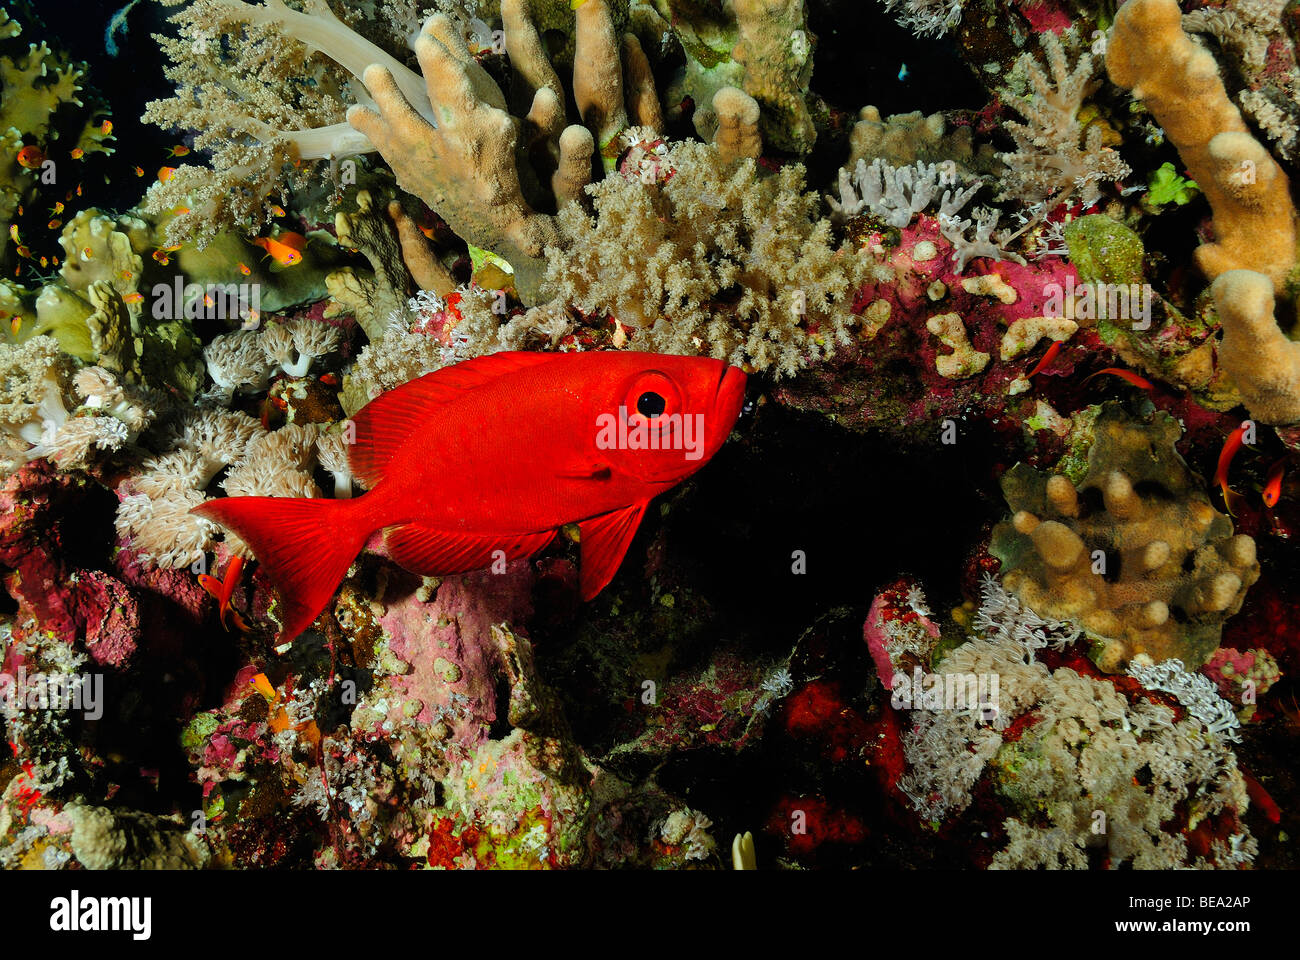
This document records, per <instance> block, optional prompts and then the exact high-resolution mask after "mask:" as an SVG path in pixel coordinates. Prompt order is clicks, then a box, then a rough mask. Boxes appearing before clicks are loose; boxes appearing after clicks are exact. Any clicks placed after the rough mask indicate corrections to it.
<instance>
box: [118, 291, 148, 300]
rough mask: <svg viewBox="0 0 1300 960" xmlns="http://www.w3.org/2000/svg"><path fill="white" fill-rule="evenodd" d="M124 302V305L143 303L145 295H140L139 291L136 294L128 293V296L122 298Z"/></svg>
mask: <svg viewBox="0 0 1300 960" xmlns="http://www.w3.org/2000/svg"><path fill="white" fill-rule="evenodd" d="M122 302H123V303H143V302H144V294H143V293H140V292H139V291H135V292H132V293H128V294H126V295H125V296H124V297H122Z"/></svg>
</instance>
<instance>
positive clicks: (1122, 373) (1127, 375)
mask: <svg viewBox="0 0 1300 960" xmlns="http://www.w3.org/2000/svg"><path fill="white" fill-rule="evenodd" d="M1103 373H1109V374H1110V375H1111V376H1112V377H1119V378H1120V379H1121V380H1123V381H1124V382H1125V383H1131V384H1133V386H1135V387H1139V388H1141V389H1143V390H1150V389H1151V381H1150V380H1144V379H1143V378H1142V377H1139V376H1138V375H1137V374H1136V373H1134V372H1133V371H1132V370H1125V369H1124V368H1123V367H1106V368H1105V369H1102V370H1098V371H1097V372H1096V373H1094V374H1090V375H1089V376H1087V377H1084V378H1083V382H1084V383H1087V382H1088V381H1089V380H1091V379H1092V378H1093V377H1100V376H1101V375H1102V374H1103Z"/></svg>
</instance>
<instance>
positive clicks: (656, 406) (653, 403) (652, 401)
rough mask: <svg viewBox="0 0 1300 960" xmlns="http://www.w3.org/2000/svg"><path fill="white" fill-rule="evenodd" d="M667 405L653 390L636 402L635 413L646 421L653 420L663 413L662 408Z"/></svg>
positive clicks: (642, 395) (638, 398)
mask: <svg viewBox="0 0 1300 960" xmlns="http://www.w3.org/2000/svg"><path fill="white" fill-rule="evenodd" d="M667 405H668V404H667V403H666V402H665V401H664V398H663V397H661V396H660V395H659V394H657V393H655V392H654V391H653V390H647V391H646V392H645V393H643V394H641V396H639V397H637V400H636V412H637V413H639V414H641V416H643V417H646V418H647V419H650V420H653V419H654V418H655V417H657V416H659V415H660V414H661V413H663V412H664V407H666V406H667Z"/></svg>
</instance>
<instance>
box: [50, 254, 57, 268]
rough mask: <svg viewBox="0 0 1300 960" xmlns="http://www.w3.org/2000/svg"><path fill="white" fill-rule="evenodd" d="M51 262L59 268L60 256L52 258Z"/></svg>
mask: <svg viewBox="0 0 1300 960" xmlns="http://www.w3.org/2000/svg"><path fill="white" fill-rule="evenodd" d="M50 262H51V263H52V264H54V265H55V266H56V267H57V266H58V265H59V258H58V256H57V255H56V256H53V257H50Z"/></svg>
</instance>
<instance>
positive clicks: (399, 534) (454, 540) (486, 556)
mask: <svg viewBox="0 0 1300 960" xmlns="http://www.w3.org/2000/svg"><path fill="white" fill-rule="evenodd" d="M554 537H555V531H554V530H543V531H541V532H540V533H524V534H518V535H513V536H512V535H505V536H490V537H488V536H478V535H474V534H465V533H456V532H450V531H446V530H436V529H434V528H433V527H427V526H425V525H424V524H420V523H404V524H402V525H401V526H397V527H389V528H388V529H387V530H385V531H384V546H385V547H386V548H387V550H388V555H389V556H390V557H392V559H393V561H394V562H395V563H397V564H398V566H401V567H403V568H405V569H407V570H409V571H411V572H412V573H418V574H420V575H421V576H425V577H435V576H437V577H441V576H449V575H451V574H455V573H467V572H469V571H470V570H481V569H483V568H485V567H491V566H492V564H493V563H494V562H497V561H499V560H502V559H504V560H506V561H510V560H517V559H519V558H520V557H528V556H532V555H533V554H534V553H536V552H537V551H538V550H541V549H542V548H543V547H545V546H546V545H547V544H548V543H550V542H551V540H552V539H554ZM497 551H500V553H498V552H497Z"/></svg>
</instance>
